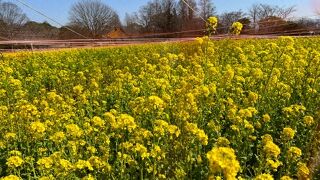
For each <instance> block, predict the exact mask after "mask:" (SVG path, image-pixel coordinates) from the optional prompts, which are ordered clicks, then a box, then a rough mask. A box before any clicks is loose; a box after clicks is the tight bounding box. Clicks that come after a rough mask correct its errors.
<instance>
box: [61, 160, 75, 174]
mask: <svg viewBox="0 0 320 180" xmlns="http://www.w3.org/2000/svg"><path fill="white" fill-rule="evenodd" d="M59 164H60V167H61V168H63V170H64V171H66V172H68V171H71V170H72V169H73V165H72V163H71V162H70V161H68V160H65V159H60V160H59Z"/></svg>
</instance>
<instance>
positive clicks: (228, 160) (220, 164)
mask: <svg viewBox="0 0 320 180" xmlns="http://www.w3.org/2000/svg"><path fill="white" fill-rule="evenodd" d="M207 158H208V161H209V167H210V171H211V172H212V173H219V172H220V173H223V175H224V177H225V178H226V179H234V178H235V177H236V176H237V174H238V172H239V171H240V164H239V162H238V160H237V157H236V155H235V152H234V150H233V149H231V148H228V147H214V148H213V149H212V150H211V151H209V152H208V153H207Z"/></svg>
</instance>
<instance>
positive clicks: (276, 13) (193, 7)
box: [0, 0, 319, 40]
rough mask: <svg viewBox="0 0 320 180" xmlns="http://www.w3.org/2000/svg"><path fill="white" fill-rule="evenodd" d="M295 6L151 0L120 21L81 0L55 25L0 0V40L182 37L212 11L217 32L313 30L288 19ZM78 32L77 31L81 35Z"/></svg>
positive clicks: (198, 30) (312, 23)
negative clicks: (120, 34)
mask: <svg viewBox="0 0 320 180" xmlns="http://www.w3.org/2000/svg"><path fill="white" fill-rule="evenodd" d="M293 12H295V7H294V6H292V7H285V8H281V7H278V6H273V5H268V4H255V5H252V6H251V7H250V8H249V9H248V10H247V11H242V10H239V11H231V12H224V13H222V14H218V13H217V11H216V7H215V5H214V3H213V1H212V0H150V1H149V2H147V3H146V4H145V5H143V6H142V7H140V8H139V10H138V11H137V12H134V13H132V14H126V15H125V18H124V20H123V22H122V23H121V21H120V19H119V15H118V14H117V12H116V11H115V10H113V9H112V7H110V6H108V5H107V4H105V3H103V2H102V1H100V0H80V1H78V2H77V3H75V4H74V5H73V6H72V7H71V8H70V10H69V22H68V23H67V24H66V25H65V26H63V27H59V28H57V27H54V26H52V25H50V24H49V23H48V22H43V23H38V22H33V21H30V20H29V18H28V17H27V16H26V14H25V13H24V12H23V11H22V10H21V9H20V8H19V7H18V6H17V5H16V4H14V3H12V2H4V1H1V0H0V40H8V39H9V40H11V39H74V38H86V37H88V38H105V37H106V34H107V33H108V32H110V31H112V30H113V29H115V28H117V29H121V30H123V31H124V32H125V34H126V36H127V37H140V36H142V37H186V36H199V35H203V34H204V33H205V32H204V29H205V26H206V23H205V20H206V19H207V18H208V17H210V16H217V17H218V19H219V25H218V28H217V33H218V34H226V33H229V31H230V26H231V25H232V23H233V22H236V21H238V22H241V23H242V24H243V25H244V29H243V31H242V34H268V33H283V32H309V31H310V32H312V31H313V30H314V29H315V28H318V26H319V22H318V21H316V20H312V19H309V18H303V19H298V20H295V21H290V20H288V19H289V17H291V16H292V15H293ZM80 34H81V35H80Z"/></svg>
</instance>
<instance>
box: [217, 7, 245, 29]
mask: <svg viewBox="0 0 320 180" xmlns="http://www.w3.org/2000/svg"><path fill="white" fill-rule="evenodd" d="M245 16H246V14H245V13H244V12H242V11H241V10H240V11H232V12H226V13H223V14H222V15H220V16H219V24H220V27H222V32H224V33H226V32H228V31H229V28H230V26H231V25H232V24H233V23H234V22H237V21H239V20H242V19H244V18H245Z"/></svg>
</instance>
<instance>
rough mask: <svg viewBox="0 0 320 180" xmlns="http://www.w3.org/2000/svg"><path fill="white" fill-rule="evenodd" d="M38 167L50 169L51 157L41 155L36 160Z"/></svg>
mask: <svg viewBox="0 0 320 180" xmlns="http://www.w3.org/2000/svg"><path fill="white" fill-rule="evenodd" d="M37 164H38V165H39V166H40V169H50V168H51V167H52V165H53V160H52V158H51V157H43V158H41V159H39V160H38V161H37Z"/></svg>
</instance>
